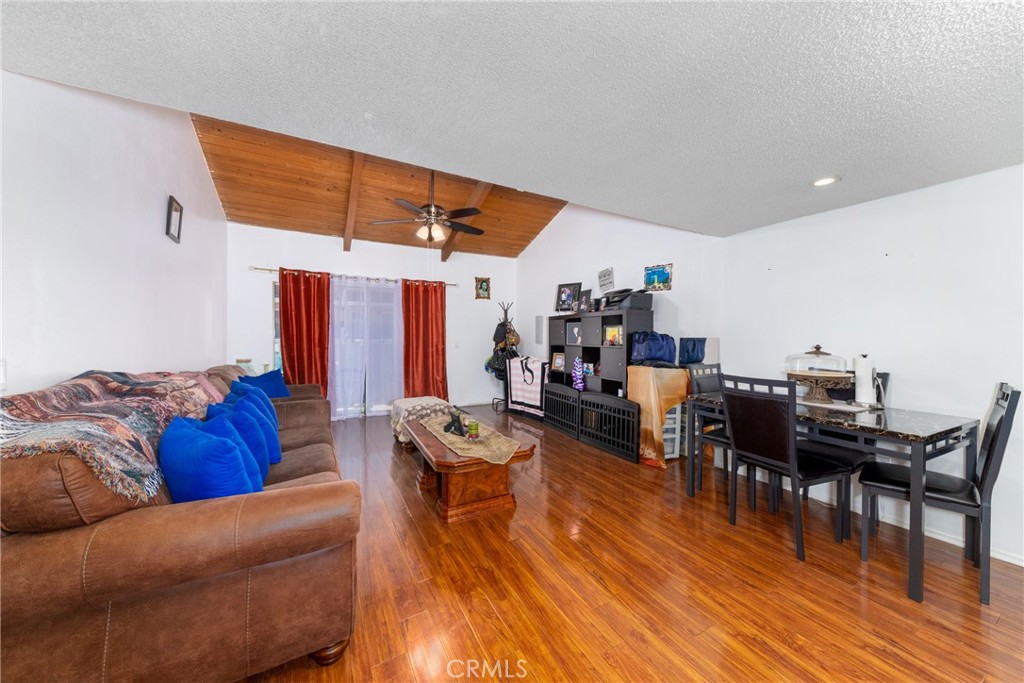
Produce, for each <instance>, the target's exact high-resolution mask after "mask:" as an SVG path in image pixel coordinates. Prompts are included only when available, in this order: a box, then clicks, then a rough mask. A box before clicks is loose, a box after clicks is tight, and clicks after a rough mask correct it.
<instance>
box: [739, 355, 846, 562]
mask: <svg viewBox="0 0 1024 683" xmlns="http://www.w3.org/2000/svg"><path fill="white" fill-rule="evenodd" d="M722 397H723V399H724V404H725V405H724V407H725V421H726V425H727V429H728V431H729V436H730V438H731V447H732V468H731V470H732V471H731V472H730V481H729V524H736V484H737V482H736V480H737V478H738V477H737V475H738V473H739V467H740V465H746V466H747V480H748V482H749V483H748V491H747V495H748V499H749V501H750V503H751V508H753V507H754V505H753V502H754V500H755V499H756V490H755V482H756V470H757V468H759V467H760V468H762V469H764V470H766V471H767V472H768V476H769V479H770V480H773V481H771V483H770V485H771V488H772V492H771V494H770V496H769V500H771V499H772V497H774V495H775V492H776V491H777V490H778V489H779V488H781V483H782V479H783V478H786V477H788V478H789V484H790V492H791V494H792V499H793V534H794V537H795V539H796V556H797V559H799V560H803V559H804V528H803V510H802V506H801V502H800V489H802V488H803V487H804V486H814V485H816V484H825V483H831V482H833V481H834V482H838V483H839V487H838V490H839V491H840V500H839V501H838V504H837V505H836V513H835V514H836V517H835V538H836V542H837V543H842V541H843V528H844V527H843V524H844V519H843V517H844V516H845V515H847V514H849V505H848V504H845V501H844V500H842V492H843V491H844V490H848V488H849V486H848V480H849V478H850V474H851V470H850V468H849V467H846V466H844V465H840V464H838V463H835V462H832V461H830V460H826V459H824V458H821V457H819V456H817V455H815V454H814V453H811V452H809V451H807V450H806V449H804V448H802V447H798V445H797V438H796V383H795V382H792V381H788V380H774V379H757V378H753V377H737V376H733V375H722ZM844 484H845V485H844Z"/></svg>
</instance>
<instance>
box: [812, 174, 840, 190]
mask: <svg viewBox="0 0 1024 683" xmlns="http://www.w3.org/2000/svg"><path fill="white" fill-rule="evenodd" d="M838 182H839V176H837V175H827V176H825V177H824V178H818V179H817V180H815V181H814V182H813V183H811V185H813V186H814V187H825V186H826V185H832V184H833V183H838Z"/></svg>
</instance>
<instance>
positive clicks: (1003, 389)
mask: <svg viewBox="0 0 1024 683" xmlns="http://www.w3.org/2000/svg"><path fill="white" fill-rule="evenodd" d="M1019 402H1020V390H1019V389H1014V388H1013V387H1011V386H1010V385H1009V384H1007V383H1006V382H1003V383H1001V384H1000V385H999V390H998V391H996V396H995V399H994V400H993V401H992V409H991V410H990V411H989V414H988V422H987V423H986V424H985V435H984V436H983V437H982V439H981V447H980V448H979V449H978V463H977V465H976V467H975V470H974V472H975V477H976V479H975V483H976V484H977V486H978V489H979V490H980V491H981V498H982V500H991V497H992V489H993V488H994V487H995V484H996V477H998V476H999V468H1000V467H1001V466H1002V464H1003V454H1004V453H1005V452H1006V442H1007V441H1008V440H1009V439H1010V430H1011V429H1013V417H1014V415H1015V414H1016V413H1017V404H1018V403H1019Z"/></svg>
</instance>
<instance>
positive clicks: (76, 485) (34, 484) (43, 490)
mask: <svg viewBox="0 0 1024 683" xmlns="http://www.w3.org/2000/svg"><path fill="white" fill-rule="evenodd" d="M0 481H2V483H3V494H2V496H0V502H2V506H3V512H2V514H0V523H2V526H3V530H4V531H28V532H40V531H56V530H57V529H67V528H70V527H76V526H82V525H85V524H92V523H94V522H99V521H100V520H104V519H106V518H107V517H113V516H114V515H119V514H121V513H122V512H127V511H128V510H133V509H135V508H141V507H149V506H151V505H166V504H168V503H170V502H171V495H170V493H169V492H168V490H167V486H166V485H164V486H161V487H160V489H159V490H158V491H157V493H156V495H154V496H153V497H152V498H150V499H149V500H141V499H137V498H136V499H132V498H127V497H125V496H121V495H118V494H116V493H114V492H113V491H111V490H110V489H108V488H107V487H106V486H104V485H103V484H101V483H100V480H99V479H97V478H96V475H95V474H93V472H92V470H91V469H90V468H89V466H88V465H86V464H85V463H84V462H82V459H81V458H79V457H78V456H77V455H75V454H74V453H69V452H67V451H62V452H59V453H40V454H39V455H37V456H34V457H31V458H18V459H15V460H5V461H4V463H3V475H2V477H0Z"/></svg>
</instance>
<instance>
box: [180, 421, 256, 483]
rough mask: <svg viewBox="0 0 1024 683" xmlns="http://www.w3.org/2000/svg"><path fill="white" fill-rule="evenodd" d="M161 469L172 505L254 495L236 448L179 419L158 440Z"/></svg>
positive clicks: (240, 455) (239, 453)
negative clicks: (246, 494) (173, 503)
mask: <svg viewBox="0 0 1024 683" xmlns="http://www.w3.org/2000/svg"><path fill="white" fill-rule="evenodd" d="M160 469H161V470H163V473H164V479H165V481H166V482H167V488H168V489H169V490H170V492H171V498H172V499H173V500H174V502H175V503H185V502H188V501H191V500H204V499H207V498H222V497H224V496H235V495H240V494H243V493H252V492H253V488H252V483H251V482H250V481H249V476H248V475H247V474H246V471H245V463H244V461H243V460H242V454H241V452H240V451H239V449H238V447H237V446H236V445H235V444H234V443H232V442H231V441H230V440H228V439H222V438H219V437H216V436H213V435H212V434H208V433H206V432H204V431H202V430H201V429H197V428H196V427H195V425H194V424H191V423H189V422H188V421H186V420H183V419H181V418H175V419H174V420H171V423H170V424H169V425H167V429H166V430H165V431H164V435H163V437H161V439H160Z"/></svg>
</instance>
